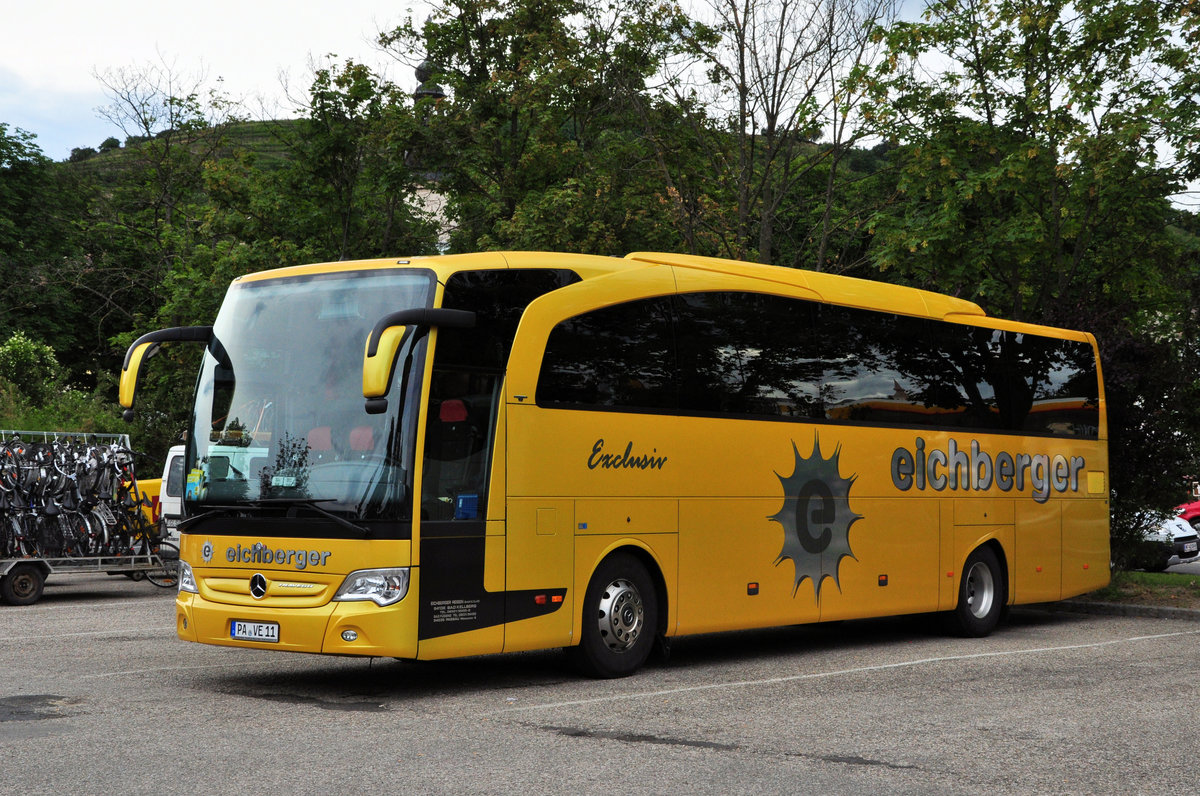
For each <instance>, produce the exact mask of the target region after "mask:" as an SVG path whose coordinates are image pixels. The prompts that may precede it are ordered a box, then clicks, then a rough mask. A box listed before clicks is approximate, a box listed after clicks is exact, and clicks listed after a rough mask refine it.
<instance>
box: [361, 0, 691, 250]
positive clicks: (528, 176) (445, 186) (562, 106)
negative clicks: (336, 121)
mask: <svg viewBox="0 0 1200 796" xmlns="http://www.w3.org/2000/svg"><path fill="white" fill-rule="evenodd" d="M677 15H678V11H677V10H676V9H673V8H671V7H670V6H667V5H660V4H657V3H651V2H644V1H643V0H639V1H638V2H633V3H621V4H615V3H614V4H610V3H579V2H575V0H533V1H531V0H455V1H454V2H450V3H447V4H446V5H444V6H441V7H439V8H437V9H436V10H435V12H434V14H433V15H432V16H431V17H430V18H429V19H428V20H427V21H426V23H425V24H424V26H423V27H422V28H421V29H420V30H418V29H416V28H415V27H414V26H412V25H411V24H409V25H406V26H402V27H401V28H398V29H396V30H395V31H393V32H391V33H389V34H387V35H385V36H384V37H383V38H382V43H383V44H384V45H385V46H391V47H398V48H400V49H403V50H408V51H416V52H425V53H426V54H427V56H428V62H429V63H431V64H432V65H433V71H432V75H431V77H430V82H433V83H436V84H438V85H439V86H442V87H444V90H445V92H446V94H447V96H446V98H445V99H442V100H435V99H425V100H422V101H421V102H420V103H419V106H418V108H417V118H418V121H419V124H418V125H417V126H416V127H415V128H414V130H413V132H414V134H415V138H414V145H413V147H412V150H411V152H412V155H411V157H412V160H413V162H414V163H415V164H417V165H418V166H419V167H420V168H421V170H422V171H423V172H425V173H427V174H429V175H431V176H433V175H436V178H437V184H438V187H439V189H440V190H441V191H443V192H444V193H445V195H446V198H447V203H448V208H447V209H448V213H449V215H450V216H451V217H452V218H453V219H454V220H455V226H454V228H453V230H452V232H451V235H450V241H449V243H450V249H451V250H453V251H470V250H477V249H481V248H482V249H490V248H523V247H530V246H537V247H542V246H549V245H554V246H556V247H558V248H564V249H569V250H575V251H590V252H599V253H605V254H616V253H621V252H624V251H627V250H629V249H635V248H645V245H644V242H645V241H661V242H663V243H666V244H670V243H673V242H674V241H675V240H677V238H676V236H674V235H672V234H670V230H669V229H664V228H663V225H662V224H661V223H657V222H656V216H657V214H658V213H660V206H661V201H662V197H663V194H664V191H663V187H662V184H661V180H660V179H659V178H658V175H657V173H656V169H655V168H654V161H653V158H654V150H653V148H652V147H651V146H649V143H648V142H647V141H646V140H645V138H644V137H643V136H641V135H640V133H641V131H642V129H643V127H644V124H643V119H644V115H645V113H646V112H647V106H648V97H647V94H646V81H647V79H648V77H649V76H650V75H652V74H653V73H654V71H655V68H656V64H657V63H658V60H659V59H660V57H661V53H662V52H663V50H664V48H666V47H667V46H668V45H669V44H670V37H669V30H670V28H671V26H672V25H673V24H674V21H675V20H676V17H677ZM564 221H565V226H563V227H561V228H560V227H559V225H560V224H563V223H564Z"/></svg>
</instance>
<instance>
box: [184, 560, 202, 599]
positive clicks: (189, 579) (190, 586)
mask: <svg viewBox="0 0 1200 796" xmlns="http://www.w3.org/2000/svg"><path fill="white" fill-rule="evenodd" d="M179 590H180V591H181V592H182V591H186V592H191V593H192V594H199V593H200V589H198V588H196V576H195V575H193V574H192V565H191V564H189V563H188V562H186V561H184V560H183V559H180V560H179Z"/></svg>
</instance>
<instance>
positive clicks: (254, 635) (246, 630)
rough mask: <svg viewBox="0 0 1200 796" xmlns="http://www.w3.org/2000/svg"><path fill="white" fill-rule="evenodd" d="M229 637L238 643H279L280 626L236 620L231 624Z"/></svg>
mask: <svg viewBox="0 0 1200 796" xmlns="http://www.w3.org/2000/svg"><path fill="white" fill-rule="evenodd" d="M229 637H230V638H233V639H236V640H238V641H272V642H277V641H279V624H278V623H276V622H243V621H241V620H238V619H234V620H233V622H231V623H230V632H229Z"/></svg>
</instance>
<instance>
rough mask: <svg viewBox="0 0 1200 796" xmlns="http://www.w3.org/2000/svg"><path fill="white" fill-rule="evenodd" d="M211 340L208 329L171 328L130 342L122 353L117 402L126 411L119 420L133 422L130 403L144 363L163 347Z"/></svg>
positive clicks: (201, 327)
mask: <svg viewBox="0 0 1200 796" xmlns="http://www.w3.org/2000/svg"><path fill="white" fill-rule="evenodd" d="M211 340H212V327H211V326H173V327H171V328H170V329H159V330H158V331H156V332H148V333H146V334H144V335H142V336H141V337H139V338H138V339H136V340H134V341H133V345H131V346H129V350H128V351H126V352H125V364H124V365H122V366H121V382H120V390H119V392H118V399H119V400H120V402H121V406H123V407H125V411H124V412H122V417H124V418H125V420H126V422H128V421H130V420H133V402H134V399H135V398H136V397H137V385H138V380H139V379H140V378H141V375H142V365H144V364H145V363H146V360H148V359H150V358H151V357H153V356H154V355H155V354H157V353H158V348H159V346H160V345H161V344H163V343H177V342H178V343H208V342H209V341H211Z"/></svg>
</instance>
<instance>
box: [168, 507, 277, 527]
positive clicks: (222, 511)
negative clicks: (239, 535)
mask: <svg viewBox="0 0 1200 796" xmlns="http://www.w3.org/2000/svg"><path fill="white" fill-rule="evenodd" d="M253 508H257V507H256V506H250V505H245V506H209V507H208V511H206V512H204V513H203V514H197V515H196V516H194V517H188V518H187V519H183V520H180V521H179V524H178V525H177V526H175V527H176V528H178V529H179V530H180V531H183V530H186V529H187V527H188V526H189V525H192V524H194V523H197V522H200V520H206V519H208V518H209V517H219V516H222V515H226V516H227V515H229V514H234V513H236V512H239V511H247V510H250V509H253Z"/></svg>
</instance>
